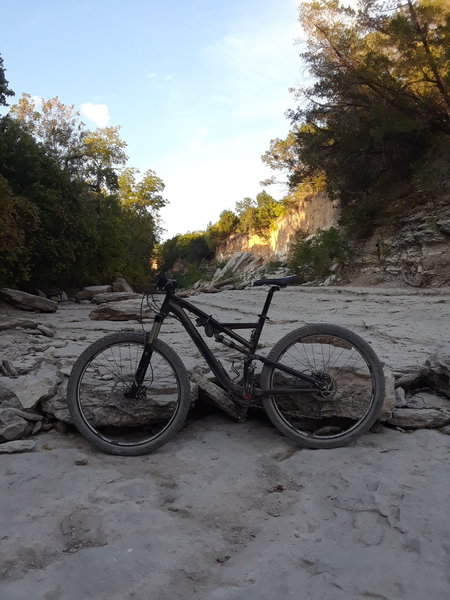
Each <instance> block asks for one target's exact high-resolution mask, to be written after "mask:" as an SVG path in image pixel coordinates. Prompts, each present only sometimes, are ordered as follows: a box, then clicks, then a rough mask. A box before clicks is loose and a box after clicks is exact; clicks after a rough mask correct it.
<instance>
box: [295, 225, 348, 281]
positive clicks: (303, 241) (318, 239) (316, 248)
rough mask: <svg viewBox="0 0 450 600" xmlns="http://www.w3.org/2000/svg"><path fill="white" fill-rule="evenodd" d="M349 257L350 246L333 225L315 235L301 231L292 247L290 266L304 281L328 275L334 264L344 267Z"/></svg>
mask: <svg viewBox="0 0 450 600" xmlns="http://www.w3.org/2000/svg"><path fill="white" fill-rule="evenodd" d="M348 257H349V246H348V243H347V240H346V239H345V238H344V236H343V235H342V233H341V232H340V231H339V230H338V229H336V228H334V227H332V228H331V229H327V230H324V229H319V230H318V231H317V233H316V234H315V235H314V236H310V237H308V238H307V237H306V236H305V234H302V233H300V234H299V236H298V239H297V242H296V243H294V245H293V246H292V248H291V251H290V255H289V259H288V264H289V268H290V269H291V270H292V271H293V272H294V273H296V274H297V275H299V277H300V278H301V280H302V281H310V280H312V279H318V278H323V277H326V276H327V275H329V274H330V273H331V268H332V266H333V265H335V264H337V265H338V267H341V268H342V267H343V266H344V265H345V263H346V261H347V260H348Z"/></svg>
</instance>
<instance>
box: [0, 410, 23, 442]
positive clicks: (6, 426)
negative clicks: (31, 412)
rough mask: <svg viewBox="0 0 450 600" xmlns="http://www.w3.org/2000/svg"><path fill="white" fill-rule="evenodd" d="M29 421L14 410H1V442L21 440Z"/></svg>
mask: <svg viewBox="0 0 450 600" xmlns="http://www.w3.org/2000/svg"><path fill="white" fill-rule="evenodd" d="M27 425H28V423H27V421H26V420H25V419H23V418H22V417H21V416H19V415H18V414H16V413H15V412H14V410H13V409H12V408H0V442H10V441H12V440H18V439H20V438H21V437H22V436H23V435H24V434H25V432H26V429H27Z"/></svg>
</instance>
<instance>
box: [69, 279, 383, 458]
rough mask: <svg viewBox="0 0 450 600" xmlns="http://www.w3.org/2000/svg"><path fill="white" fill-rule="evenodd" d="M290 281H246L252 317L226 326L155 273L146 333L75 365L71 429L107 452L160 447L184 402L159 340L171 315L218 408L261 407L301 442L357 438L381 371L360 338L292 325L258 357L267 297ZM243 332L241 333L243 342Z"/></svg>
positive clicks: (179, 378)
mask: <svg viewBox="0 0 450 600" xmlns="http://www.w3.org/2000/svg"><path fill="white" fill-rule="evenodd" d="M294 280H295V276H288V277H282V278H272V279H270V278H269V279H259V280H257V281H255V282H254V283H253V285H254V286H269V289H268V293H267V296H266V299H265V303H264V306H263V308H262V311H261V313H260V314H259V315H258V317H257V318H256V317H255V320H254V321H253V322H250V323H248V322H232V323H228V322H220V321H218V320H217V319H215V318H214V317H213V316H211V315H209V314H207V313H206V312H204V311H203V310H201V309H200V308H198V307H197V306H195V305H194V304H192V303H191V302H190V301H188V300H187V299H186V298H182V297H181V296H180V295H177V294H176V287H177V282H176V281H175V280H169V279H166V278H165V277H163V278H160V279H159V281H158V289H159V292H160V294H162V298H163V299H162V302H161V303H160V304H157V303H156V300H155V298H156V299H157V298H158V297H160V296H158V294H155V293H152V294H148V295H147V296H146V297H147V302H148V304H149V306H151V307H153V308H154V309H155V311H156V314H155V316H154V320H153V325H152V327H151V329H150V330H149V331H142V332H141V331H123V332H119V333H113V334H110V335H107V336H105V337H103V338H101V339H99V340H98V341H96V342H94V343H93V344H92V345H91V346H89V347H88V348H87V349H86V350H85V351H84V352H83V353H82V354H81V355H80V357H79V358H78V360H77V361H76V363H75V364H74V366H73V369H72V372H71V374H70V377H69V382H68V395H67V398H68V406H69V410H70V414H71V416H72V419H73V422H74V424H75V426H76V427H77V429H78V430H79V432H80V433H81V434H82V435H83V436H84V437H85V438H86V439H87V440H88V441H89V442H91V443H92V444H93V445H95V446H96V447H97V448H99V449H101V450H103V451H105V452H107V453H110V454H119V455H128V456H134V455H139V454H145V453H147V452H150V451H152V450H155V449H156V448H159V447H160V446H162V445H163V444H165V443H166V442H167V441H168V440H169V439H170V438H172V436H173V435H174V434H175V433H176V432H177V431H178V430H179V429H180V428H181V427H182V426H183V424H184V422H185V420H186V417H187V414H188V411H189V408H190V406H191V402H192V400H193V397H192V391H191V382H190V379H189V375H188V373H187V370H186V368H185V366H184V364H183V362H182V361H181V359H180V357H179V356H178V355H177V354H176V352H175V351H174V350H173V349H172V348H171V347H170V342H169V343H166V342H164V341H162V340H161V339H159V335H160V331H161V327H162V325H163V323H164V321H165V319H166V318H167V317H169V316H171V317H175V318H176V319H178V320H179V322H180V323H181V325H182V326H183V327H184V329H185V330H186V332H187V333H188V335H189V337H190V339H191V340H192V342H193V344H194V345H195V346H196V347H197V349H198V350H199V351H200V353H201V355H202V356H203V358H204V359H205V361H206V363H207V365H208V366H209V368H210V370H211V371H212V373H213V375H214V377H215V381H216V385H218V386H219V388H220V389H221V391H222V393H223V395H224V397H225V398H226V400H227V402H228V403H229V405H230V406H231V407H234V409H235V410H234V411H233V410H229V411H227V412H229V413H230V414H234V416H235V417H236V419H237V420H238V421H243V420H245V418H246V415H247V411H248V410H249V408H251V407H260V408H261V407H262V408H264V410H265V411H266V413H267V415H268V417H269V419H270V420H271V421H272V423H273V425H274V426H275V427H276V428H277V429H278V430H279V431H280V432H281V433H283V434H284V435H285V436H287V437H288V438H289V439H290V440H292V441H294V442H296V443H297V444H299V445H300V446H303V447H306V448H323V449H327V448H335V447H338V446H344V445H347V444H349V443H352V442H354V441H355V440H357V439H358V438H359V437H360V436H361V435H362V434H364V433H366V432H367V431H368V430H369V429H370V427H371V426H372V425H373V424H374V422H375V421H376V419H377V417H378V415H379V413H380V410H381V407H382V403H383V398H384V375H383V368H382V365H381V363H380V361H379V360H378V358H377V356H376V354H375V352H374V350H373V349H372V348H371V346H370V345H369V344H368V343H367V342H366V341H364V340H363V339H362V338H361V337H359V336H358V335H357V334H355V333H353V332H352V331H349V330H348V329H345V328H344V327H340V326H337V325H329V324H325V323H318V324H313V325H306V326H303V327H300V328H298V329H295V330H294V331H291V332H290V333H288V334H287V335H285V336H284V337H282V338H281V339H280V340H279V341H278V342H277V343H276V344H275V345H274V346H273V348H272V349H271V350H270V352H269V353H268V354H267V356H263V355H261V354H259V353H258V352H257V350H258V345H259V341H260V337H261V333H262V331H263V328H264V325H265V324H266V321H268V320H269V317H268V311H269V307H270V305H271V302H272V298H273V295H274V293H275V292H277V291H279V290H280V289H281V288H285V287H286V286H287V285H289V284H291V283H293V281H294ZM150 298H151V299H150ZM299 299H300V292H299ZM194 319H195V321H194ZM199 329H202V330H203V335H202V334H200V331H199ZM242 330H249V332H250V335H249V336H248V338H247V337H244V336H243V335H242ZM205 337H206V338H214V339H215V341H216V342H218V343H221V344H224V345H226V346H227V347H229V348H232V349H233V351H237V352H238V353H239V355H240V356H242V360H241V361H240V365H241V369H240V370H239V369H236V367H235V366H234V364H233V369H232V371H233V376H232V375H231V374H230V373H228V372H227V370H226V369H225V368H224V366H223V365H222V364H221V362H220V361H219V360H218V359H217V357H216V355H215V353H214V351H213V350H211V349H210V347H209V346H208V344H207V343H206V340H205ZM258 364H261V365H262V368H261V370H260V371H259V372H257V370H256V366H257V365H258Z"/></svg>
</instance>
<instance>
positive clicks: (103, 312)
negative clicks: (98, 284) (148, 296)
mask: <svg viewBox="0 0 450 600" xmlns="http://www.w3.org/2000/svg"><path fill="white" fill-rule="evenodd" d="M141 305H142V315H141ZM154 314H155V313H154V312H153V311H152V310H151V309H150V308H149V307H148V306H147V304H146V303H145V302H144V304H142V302H141V300H140V299H139V300H137V299H136V300H124V301H122V302H105V303H104V304H101V305H100V306H99V307H98V308H96V309H95V310H93V311H92V312H91V313H89V318H90V319H92V320H94V321H136V320H139V319H140V318H141V316H144V317H152V316H153V315H154Z"/></svg>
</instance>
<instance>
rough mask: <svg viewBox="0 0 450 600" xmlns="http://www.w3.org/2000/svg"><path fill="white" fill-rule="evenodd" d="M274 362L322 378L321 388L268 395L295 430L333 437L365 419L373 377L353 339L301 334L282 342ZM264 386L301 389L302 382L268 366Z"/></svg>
mask: <svg viewBox="0 0 450 600" xmlns="http://www.w3.org/2000/svg"><path fill="white" fill-rule="evenodd" d="M278 362H280V363H282V364H283V365H285V366H288V367H291V368H293V369H296V370H299V371H301V372H303V373H305V374H306V375H309V376H313V377H317V378H318V379H320V380H321V381H322V383H323V391H321V392H315V393H303V394H298V393H297V394H289V393H287V394H285V395H281V396H272V397H271V398H270V403H271V407H272V409H273V410H274V411H275V412H276V414H277V416H278V417H279V418H280V419H281V420H282V422H283V425H284V426H285V427H287V428H289V429H290V430H291V431H294V432H295V433H296V434H297V435H301V436H304V437H305V438H309V439H314V438H316V439H318V440H330V441H332V440H339V439H340V438H343V437H344V436H345V437H347V436H348V435H351V434H352V432H354V431H355V430H356V429H359V428H360V427H361V426H363V423H365V422H366V421H367V420H369V419H370V418H371V416H372V415H371V408H372V406H373V403H374V396H375V389H374V386H375V382H374V377H373V374H372V370H371V367H370V364H369V362H368V360H367V359H366V358H365V356H364V355H363V354H362V352H361V351H360V350H359V349H358V348H357V347H356V346H355V345H354V344H353V343H351V342H349V341H348V340H346V339H343V338H341V337H339V336H338V335H330V334H320V333H318V334H312V335H306V336H304V337H303V338H301V339H300V340H296V341H295V342H293V343H292V344H291V345H290V346H288V347H287V348H286V349H285V350H284V351H283V352H282V353H281V354H280V356H279V358H278ZM269 385H270V387H271V388H273V389H280V388H283V389H285V388H286V389H289V388H295V387H297V388H300V387H303V388H304V387H305V382H304V381H302V380H300V379H298V378H296V377H295V376H293V375H290V374H286V373H284V372H282V371H280V370H278V369H274V370H273V371H272V372H271V375H270V381H269Z"/></svg>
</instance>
